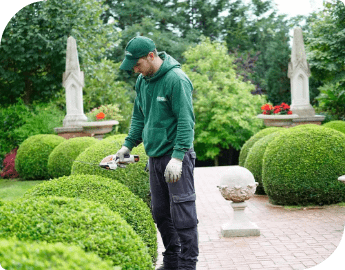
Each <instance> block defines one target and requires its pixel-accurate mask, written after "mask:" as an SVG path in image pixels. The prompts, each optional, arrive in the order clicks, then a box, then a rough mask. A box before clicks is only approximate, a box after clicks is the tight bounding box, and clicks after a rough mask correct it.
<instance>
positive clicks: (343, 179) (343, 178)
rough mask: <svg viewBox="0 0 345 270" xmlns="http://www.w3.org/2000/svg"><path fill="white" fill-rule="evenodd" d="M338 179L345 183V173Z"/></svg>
mask: <svg viewBox="0 0 345 270" xmlns="http://www.w3.org/2000/svg"><path fill="white" fill-rule="evenodd" d="M338 180H339V181H340V182H342V183H344V184H345V175H342V176H340V177H339V178H338Z"/></svg>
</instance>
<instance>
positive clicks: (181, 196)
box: [116, 36, 199, 270]
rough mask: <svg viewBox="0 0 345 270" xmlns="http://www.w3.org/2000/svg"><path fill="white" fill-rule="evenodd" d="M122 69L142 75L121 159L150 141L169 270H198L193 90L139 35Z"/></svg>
mask: <svg viewBox="0 0 345 270" xmlns="http://www.w3.org/2000/svg"><path fill="white" fill-rule="evenodd" d="M120 69H122V70H127V71H132V70H133V71H134V72H135V73H140V75H139V77H138V79H137V82H136V85H135V90H136V92H137V96H136V99H135V102H134V109H133V115H132V122H131V127H130V131H129V134H128V136H127V137H126V139H125V142H124V144H123V146H122V148H121V149H120V150H119V151H118V152H117V153H116V155H117V156H119V158H120V160H121V159H123V157H124V155H125V154H129V153H130V151H131V150H132V148H133V147H135V146H137V145H139V144H140V143H141V142H143V143H144V147H145V151H146V153H147V155H148V156H149V171H150V190H151V202H152V212H153V218H154V220H155V222H156V224H157V227H158V230H159V232H160V234H161V236H162V240H163V244H164V247H165V252H163V256H164V258H163V262H164V265H163V266H162V267H161V268H159V269H164V270H176V269H179V270H195V269H196V262H197V257H198V254H199V249H198V232H197V223H198V220H197V215H196V207H195V199H196V195H195V190H194V177H193V171H194V166H195V159H196V155H195V152H194V150H193V140H194V120H195V119H194V114H193V105H192V91H193V86H192V83H191V81H190V80H189V78H188V77H187V75H186V74H185V73H184V72H183V71H182V70H181V65H180V64H179V63H178V62H177V61H176V60H175V59H174V58H172V57H171V56H170V55H168V54H167V53H165V52H162V53H159V54H158V53H157V50H156V46H155V44H154V42H153V41H152V40H151V39H149V38H147V37H142V36H138V37H135V38H133V39H131V40H130V41H129V42H128V44H127V46H126V49H125V59H124V61H123V62H122V64H121V66H120Z"/></svg>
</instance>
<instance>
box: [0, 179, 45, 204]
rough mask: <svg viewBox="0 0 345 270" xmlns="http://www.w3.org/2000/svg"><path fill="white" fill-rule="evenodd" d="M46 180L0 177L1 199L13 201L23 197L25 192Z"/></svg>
mask: <svg viewBox="0 0 345 270" xmlns="http://www.w3.org/2000/svg"><path fill="white" fill-rule="evenodd" d="M43 181H45V180H35V181H23V180H21V179H19V178H18V179H0V200H3V201H13V200H16V199H19V198H21V197H22V196H23V195H24V193H25V192H26V191H27V190H28V189H30V188H32V187H34V186H36V185H38V184H40V183H42V182H43Z"/></svg>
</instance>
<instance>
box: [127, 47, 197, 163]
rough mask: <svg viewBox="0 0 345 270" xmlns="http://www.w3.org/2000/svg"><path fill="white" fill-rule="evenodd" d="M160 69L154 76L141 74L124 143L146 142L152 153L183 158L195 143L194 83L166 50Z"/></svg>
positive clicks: (158, 155)
mask: <svg viewBox="0 0 345 270" xmlns="http://www.w3.org/2000/svg"><path fill="white" fill-rule="evenodd" d="M159 56H160V58H162V59H163V64H162V65H161V67H160V69H159V70H158V71H157V72H156V73H155V74H154V75H153V76H152V77H143V76H142V74H140V75H139V77H138V79H137V82H136V85H135V91H136V92H137V96H136V99H135V102H134V108H133V115H132V123H131V127H130V130H129V134H128V136H127V137H126V139H125V143H124V146H126V147H128V148H129V149H130V150H132V148H133V147H135V146H137V145H139V144H140V143H141V142H143V143H144V147H145V151H146V153H147V155H148V156H149V157H161V156H166V155H171V156H172V157H174V158H178V159H181V160H183V157H184V155H185V152H187V151H188V150H189V149H190V148H192V147H193V140H194V121H195V118H194V113H193V105H192V91H193V85H192V83H191V81H190V80H189V78H188V77H187V75H186V74H185V73H184V72H183V71H182V70H181V65H180V64H179V63H178V62H177V61H176V60H175V59H174V58H172V57H171V56H170V55H168V54H167V53H165V52H162V53H160V54H159Z"/></svg>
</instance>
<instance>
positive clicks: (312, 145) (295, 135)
mask: <svg viewBox="0 0 345 270" xmlns="http://www.w3.org/2000/svg"><path fill="white" fill-rule="evenodd" d="M344 174H345V135H344V134H343V133H341V132H339V131H336V130H332V129H329V128H324V127H320V126H317V125H300V126H296V127H293V128H290V129H289V132H286V133H285V132H284V133H281V134H280V135H279V136H278V137H277V138H276V139H274V140H273V141H272V142H271V143H270V144H269V145H268V146H267V148H266V151H265V154H264V159H263V169H262V181H263V184H264V188H265V191H266V193H267V195H268V196H269V199H270V201H271V202H272V203H274V204H280V205H308V204H312V205H322V204H332V203H338V202H342V201H344V200H345V185H344V184H342V183H340V182H339V181H338V177H339V176H341V175H344Z"/></svg>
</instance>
